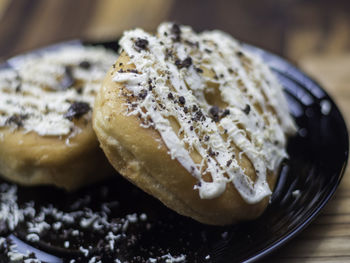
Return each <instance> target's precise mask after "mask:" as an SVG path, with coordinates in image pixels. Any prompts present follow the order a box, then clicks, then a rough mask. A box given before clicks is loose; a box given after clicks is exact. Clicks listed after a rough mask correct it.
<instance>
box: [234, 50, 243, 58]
mask: <svg viewBox="0 0 350 263" xmlns="http://www.w3.org/2000/svg"><path fill="white" fill-rule="evenodd" d="M236 55H237V56H239V57H243V56H244V54H243V53H242V52H241V51H237V52H236Z"/></svg>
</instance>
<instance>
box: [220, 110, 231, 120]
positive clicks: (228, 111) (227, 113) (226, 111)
mask: <svg viewBox="0 0 350 263" xmlns="http://www.w3.org/2000/svg"><path fill="white" fill-rule="evenodd" d="M229 114H230V110H229V109H225V110H224V112H223V113H222V114H221V117H222V118H224V117H226V116H227V115H229Z"/></svg>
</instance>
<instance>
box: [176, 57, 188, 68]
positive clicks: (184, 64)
mask: <svg viewBox="0 0 350 263" xmlns="http://www.w3.org/2000/svg"><path fill="white" fill-rule="evenodd" d="M175 65H176V66H177V68H179V69H181V68H189V67H190V66H191V65H192V58H190V57H187V58H185V59H184V60H183V61H181V60H180V59H177V60H175Z"/></svg>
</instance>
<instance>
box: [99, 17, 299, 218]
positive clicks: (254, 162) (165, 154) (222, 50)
mask: <svg viewBox="0 0 350 263" xmlns="http://www.w3.org/2000/svg"><path fill="white" fill-rule="evenodd" d="M119 44H120V47H121V49H120V56H119V57H118V59H117V61H116V63H115V64H114V65H113V67H112V68H111V69H110V71H109V72H108V73H107V76H106V78H105V80H104V81H103V84H102V87H101V89H100V90H99V92H98V94H97V97H96V101H95V106H94V112H93V128H94V130H95V132H96V134H97V137H98V140H99V142H100V144H101V147H102V149H103V151H104V152H105V154H106V156H107V158H108V159H109V161H110V163H111V164H112V165H113V166H114V168H115V169H116V170H117V171H119V173H120V174H122V175H123V176H124V177H125V178H127V179H128V180H129V181H131V182H132V183H134V184H135V185H136V186H138V187H140V188H141V189H143V190H144V191H145V192H147V193H149V194H151V195H153V196H154V197H156V198H158V199H159V200H160V201H161V202H163V203H164V204H165V205H166V206H168V207H169V208H171V209H173V210H175V211H176V212H178V213H180V214H182V215H185V216H188V217H191V218H193V219H195V220H197V221H199V222H202V223H206V224H212V225H227V224H232V223H235V222H239V221H242V220H251V219H255V218H257V217H258V216H259V215H261V214H262V212H263V211H264V210H265V208H266V206H267V205H268V203H269V199H270V196H271V194H272V192H273V189H274V186H275V184H276V180H277V178H278V172H279V167H280V165H281V162H282V160H283V159H285V158H287V157H288V154H287V152H286V144H287V139H288V136H290V135H293V134H294V133H295V131H296V126H295V123H294V121H293V119H292V117H291V116H290V114H289V110H288V105H287V101H286V98H285V97H284V94H283V91H282V87H281V85H280V83H279V82H278V79H277V78H276V76H275V75H274V74H273V73H272V71H271V70H270V69H269V67H268V66H267V65H266V64H265V63H264V62H263V61H262V59H261V58H260V57H259V56H257V55H256V54H253V53H251V52H249V51H248V50H247V49H246V48H244V46H242V45H241V44H240V43H239V42H238V41H237V40H235V39H234V38H232V37H231V36H230V35H228V34H226V33H224V32H221V31H218V30H214V31H205V32H201V33H195V32H194V31H193V30H192V29H191V27H189V26H183V25H177V24H175V23H168V22H167V23H162V24H161V25H160V26H159V27H158V29H157V33H156V34H155V35H153V34H150V33H148V32H145V31H144V30H142V29H134V30H130V31H126V32H124V34H123V36H122V38H121V39H120V42H119Z"/></svg>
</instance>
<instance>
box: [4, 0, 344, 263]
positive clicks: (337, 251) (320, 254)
mask: <svg viewBox="0 0 350 263" xmlns="http://www.w3.org/2000/svg"><path fill="white" fill-rule="evenodd" d="M330 3H331V4H330ZM349 14H350V4H349V2H348V1H346V0H336V1H331V2H330V1H322V0H318V1H313V0H309V1H300V0H299V1H294V0H289V1H277V0H266V1H244V0H238V1H225V0H217V1H210V0H201V1H196V0H188V1H176V2H172V1H170V0H147V1H146V0H133V1H129V0H119V1H115V0H103V1H94V0H84V1H83V0H75V1H71V0H60V1H45V0H35V1H34V0H32V1H24V0H13V1H10V0H0V39H1V41H0V58H1V57H2V58H4V57H8V56H10V55H13V54H16V53H18V52H22V51H25V50H29V49H32V48H35V47H39V46H42V45H46V44H49V43H54V42H56V41H61V40H65V39H72V38H87V39H94V40H106V39H114V38H116V37H117V36H118V35H119V34H120V33H121V32H122V31H123V30H124V29H128V28H132V27H134V26H141V27H144V28H148V29H150V30H152V28H155V26H156V25H157V24H158V23H159V22H160V21H162V20H164V19H167V18H169V19H171V20H177V21H180V22H182V23H187V24H191V25H193V26H194V27H195V28H196V29H206V28H221V29H224V30H226V31H228V32H230V33H232V34H233V35H234V36H236V37H237V38H239V39H242V40H244V41H247V42H250V43H253V44H257V45H259V46H262V47H264V48H267V49H269V50H272V51H274V52H276V53H279V54H281V55H283V56H285V57H287V58H289V59H290V60H292V61H294V62H295V63H296V64H298V65H299V67H301V68H303V69H304V70H305V71H306V72H308V73H309V74H310V75H312V76H313V77H314V78H315V79H317V80H318V81H319V82H320V83H321V84H322V85H323V86H324V87H325V89H326V90H327V91H328V92H329V93H330V94H331V95H332V96H333V98H334V99H335V101H336V102H337V103H338V105H339V107H340V109H341V111H342V112H343V115H344V117H345V119H346V122H347V123H350V87H349V86H350V16H349ZM349 173H350V170H349V169H348V170H347V171H346V174H345V176H344V179H343V181H342V183H341V185H340V187H339V189H338V190H337V192H336V194H335V196H334V197H333V198H332V200H331V201H330V202H329V203H328V204H327V206H326V208H325V209H324V210H323V211H322V213H321V215H320V216H319V217H318V218H317V219H316V220H315V221H314V222H313V223H312V224H311V225H310V226H309V227H308V228H307V229H306V230H305V231H304V232H302V233H301V234H300V235H299V236H297V237H296V238H295V239H294V240H292V241H291V242H289V243H288V244H287V245H286V246H285V247H283V248H281V249H280V250H278V251H277V252H275V253H274V254H272V255H271V256H269V257H268V258H266V259H264V262H350V191H349V190H350V174H349ZM348 191H349V192H348Z"/></svg>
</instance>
